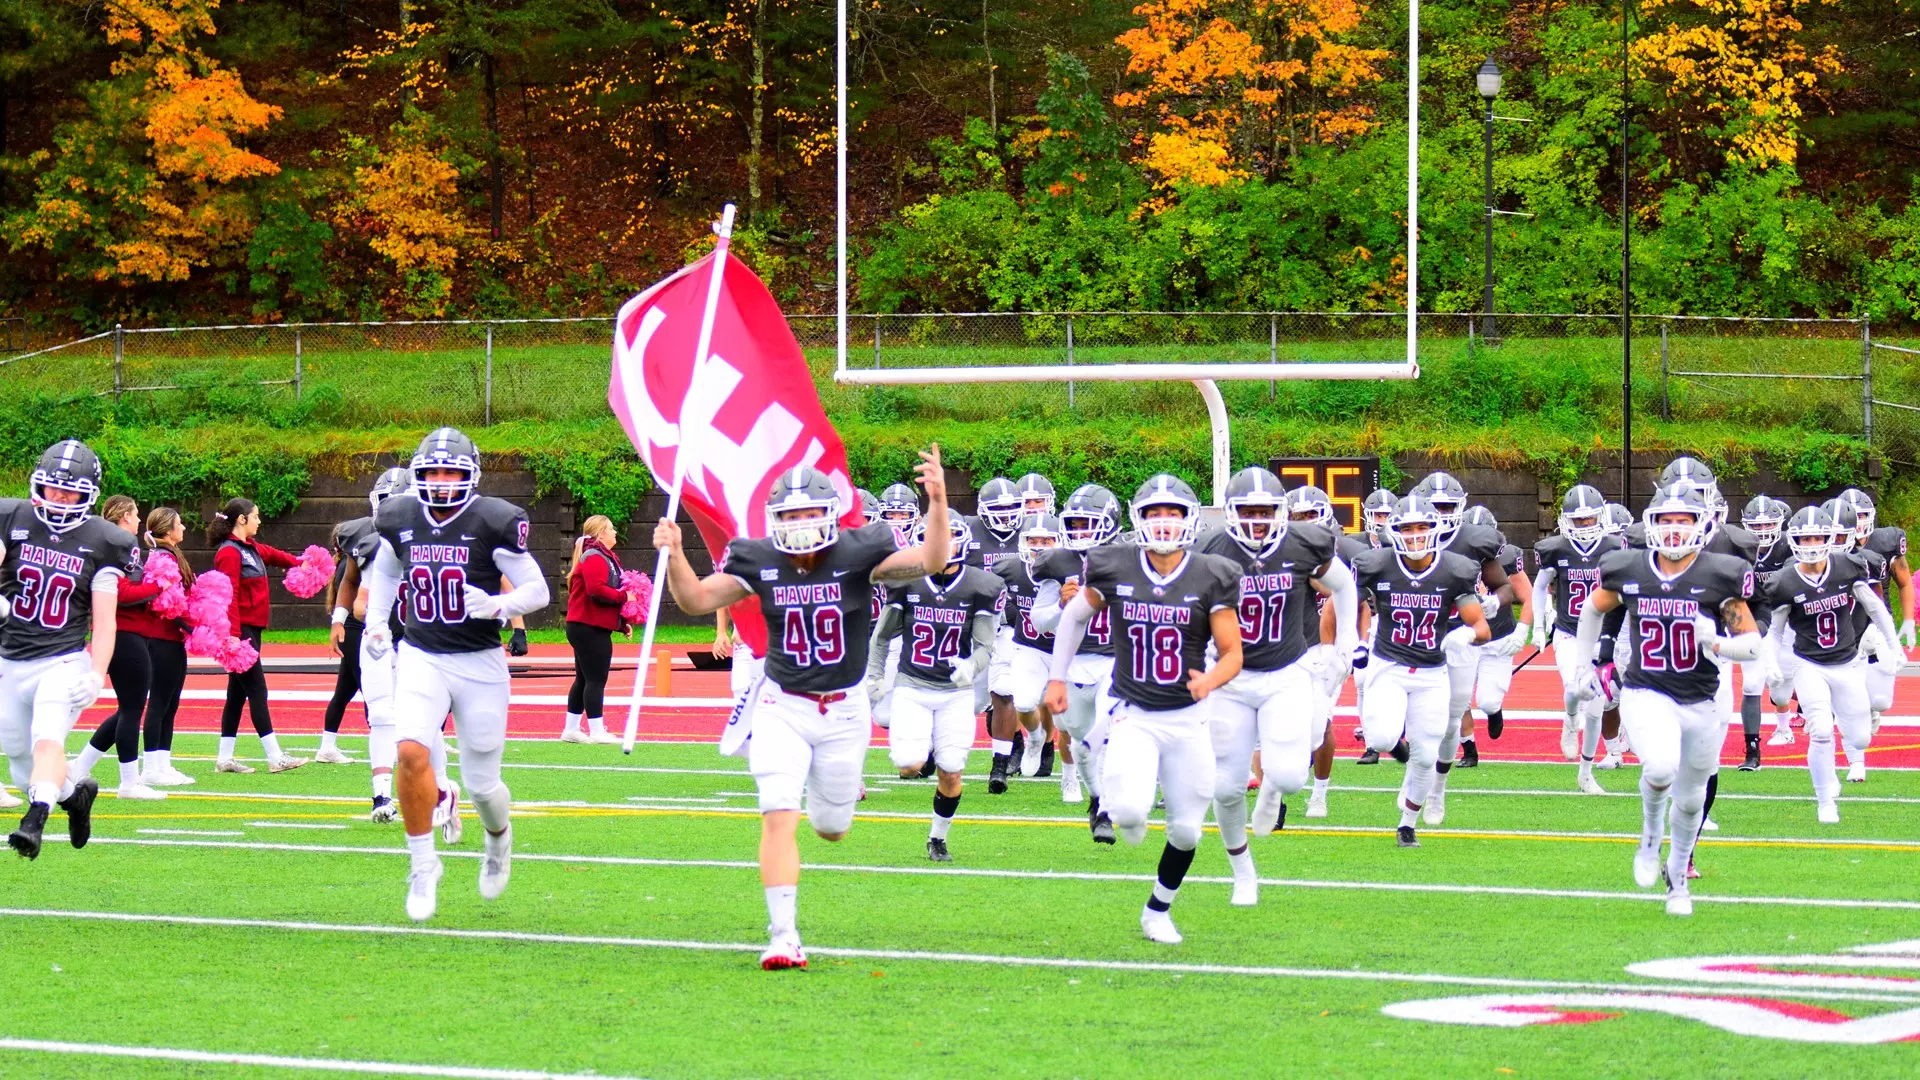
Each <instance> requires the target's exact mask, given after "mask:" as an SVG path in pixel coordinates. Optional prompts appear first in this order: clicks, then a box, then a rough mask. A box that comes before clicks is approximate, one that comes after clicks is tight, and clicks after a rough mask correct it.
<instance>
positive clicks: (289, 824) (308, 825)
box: [247, 821, 347, 832]
mask: <svg viewBox="0 0 1920 1080" xmlns="http://www.w3.org/2000/svg"><path fill="white" fill-rule="evenodd" d="M247 828H249V829H339V830H341V831H342V832H344V831H346V828H347V827H346V826H345V825H321V824H319V823H317V822H307V821H249V822H247Z"/></svg>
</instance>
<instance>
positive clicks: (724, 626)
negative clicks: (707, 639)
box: [713, 608, 733, 657]
mask: <svg viewBox="0 0 1920 1080" xmlns="http://www.w3.org/2000/svg"><path fill="white" fill-rule="evenodd" d="M713 655H715V656H719V657H728V656H732V655H733V621H732V620H731V619H729V618H728V617H727V609H726V608H721V609H720V610H719V611H716V612H714V613H713Z"/></svg>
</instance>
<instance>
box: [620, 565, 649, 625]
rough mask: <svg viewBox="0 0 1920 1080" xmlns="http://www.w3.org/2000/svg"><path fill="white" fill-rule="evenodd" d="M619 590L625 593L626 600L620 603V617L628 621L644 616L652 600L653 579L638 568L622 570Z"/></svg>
mask: <svg viewBox="0 0 1920 1080" xmlns="http://www.w3.org/2000/svg"><path fill="white" fill-rule="evenodd" d="M620 591H621V592H624V593H626V594H627V599H626V602H625V603H622V604H621V605H620V617H621V618H623V619H625V620H627V621H628V622H639V621H640V620H641V619H644V618H646V617H647V608H648V607H649V606H650V605H651V604H652V602H653V579H652V578H650V577H648V576H647V575H646V574H644V573H641V572H640V571H638V570H622V571H620Z"/></svg>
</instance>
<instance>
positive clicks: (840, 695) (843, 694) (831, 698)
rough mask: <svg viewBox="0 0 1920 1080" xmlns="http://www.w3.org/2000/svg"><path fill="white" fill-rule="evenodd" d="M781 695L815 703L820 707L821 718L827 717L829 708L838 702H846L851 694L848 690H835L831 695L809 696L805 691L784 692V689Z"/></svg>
mask: <svg viewBox="0 0 1920 1080" xmlns="http://www.w3.org/2000/svg"><path fill="white" fill-rule="evenodd" d="M781 693H783V694H786V695H788V696H789V697H797V698H805V699H807V700H808V701H811V702H813V703H814V704H815V705H818V706H819V707H820V715H821V716H825V715H827V706H829V705H832V704H835V703H836V702H841V701H845V700H847V697H848V696H849V692H848V691H846V690H835V691H834V692H833V693H831V694H809V693H807V692H806V691H805V690H784V689H783V690H782V691H781Z"/></svg>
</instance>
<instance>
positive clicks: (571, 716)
mask: <svg viewBox="0 0 1920 1080" xmlns="http://www.w3.org/2000/svg"><path fill="white" fill-rule="evenodd" d="M580 719H581V717H580V714H579V713H577V712H570V713H568V714H567V726H566V727H563V728H561V729H560V733H561V734H563V735H571V734H573V733H574V732H576V731H579V730H580Z"/></svg>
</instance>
